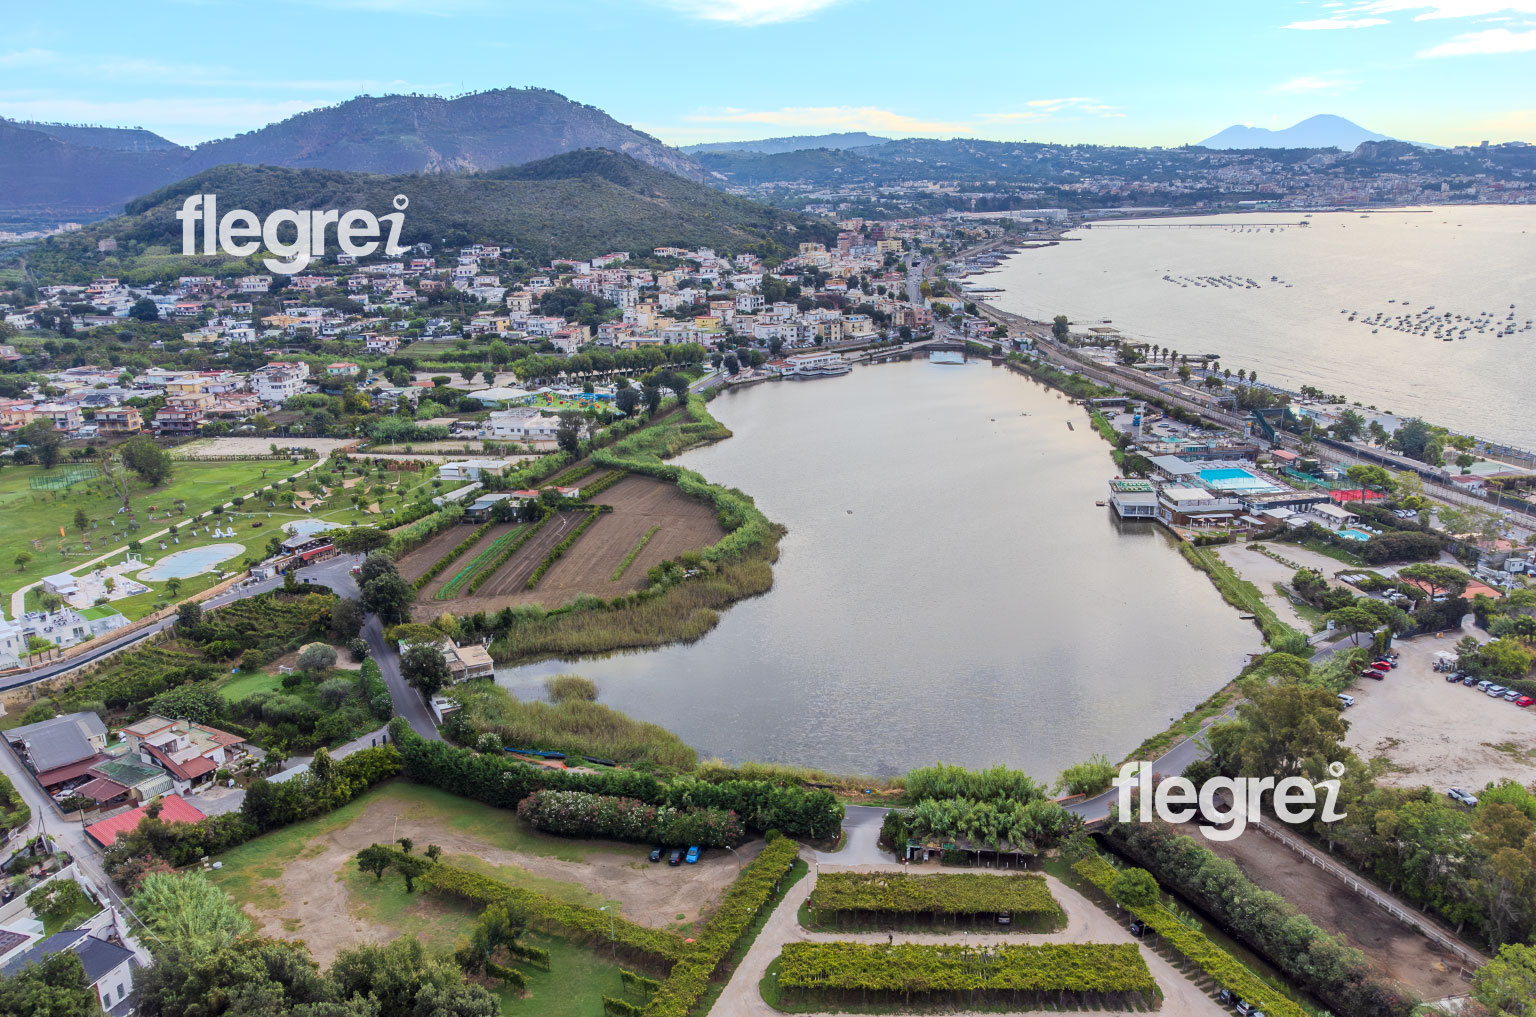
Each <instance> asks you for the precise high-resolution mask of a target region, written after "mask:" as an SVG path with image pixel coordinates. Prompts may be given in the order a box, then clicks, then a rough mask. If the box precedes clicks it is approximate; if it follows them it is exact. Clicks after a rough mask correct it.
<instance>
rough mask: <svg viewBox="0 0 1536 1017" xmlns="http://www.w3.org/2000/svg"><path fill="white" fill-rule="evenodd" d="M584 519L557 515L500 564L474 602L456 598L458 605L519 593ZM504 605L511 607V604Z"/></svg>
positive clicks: (461, 610)
mask: <svg viewBox="0 0 1536 1017" xmlns="http://www.w3.org/2000/svg"><path fill="white" fill-rule="evenodd" d="M586 518H587V515H586V513H585V512H560V513H559V514H557V515H556V516H555V517H554V518H552V519H550V520H549V521H548V522H546V523H545V524H544V525H543V526H541V527H539V531H538V532H537V533H535V534H534V535H533V536H532V537H530V538H529V540H528V543H526V544H524V545H523V546H522V547H520V548H518V550H517V553H516V554H514V555H513V556H512V557H511V558H509V559H508V560H507V561H505V562H503V563H502V566H501V568H499V569H497V570H496V574H495V575H493V576H491V578H489V579H487V580H486V581H485V583H484V585H482V586H481V587H480V589H478V590H476V591H475V596H474V597H473V598H459V599H458V603H459V604H462V603H464V602H465V601H466V600H470V599H474V600H480V599H484V598H492V597H500V598H503V599H504V600H505V598H506V597H507V596H508V595H509V594H512V593H514V592H517V591H521V590H522V589H523V586H524V584H526V583H527V582H528V577H529V576H531V575H533V570H534V569H536V568H538V567H539V563H540V562H541V561H543V560H544V556H545V555H546V554H548V553H549V549H550V548H552V547H554V546H555V545H556V544H558V543H560V541H562V540H564V539H565V538H566V537H567V536H568V535H569V534H570V532H571V531H572V530H574V529H575V528H576V527H577V526H579V525H581V523H582V521H583V520H584V519H586ZM594 525H595V524H594ZM588 532H589V533H590V532H591V531H590V530H589V531H588ZM583 539H585V537H583ZM580 544H581V541H577V546H580ZM505 602H508V603H510V601H505ZM454 610H455V611H456V612H458V613H460V614H462V613H464V612H467V611H472V610H477V609H476V608H470V607H467V606H465V607H462V608H461V607H458V606H457V605H456V606H455V608H454Z"/></svg>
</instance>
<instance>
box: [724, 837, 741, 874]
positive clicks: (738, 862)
mask: <svg viewBox="0 0 1536 1017" xmlns="http://www.w3.org/2000/svg"><path fill="white" fill-rule="evenodd" d="M725 849H726V850H727V851H729V852H730V853H731V854H733V855H735V856H736V871H737V872H738V873H740V872H741V852H739V851H737V850H736V849H735V848H733V847H731V846H730V845H729V844H727V845H725Z"/></svg>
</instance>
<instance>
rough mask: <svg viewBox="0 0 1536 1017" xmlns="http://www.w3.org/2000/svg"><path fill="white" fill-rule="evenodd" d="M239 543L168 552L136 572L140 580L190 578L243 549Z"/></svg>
mask: <svg viewBox="0 0 1536 1017" xmlns="http://www.w3.org/2000/svg"><path fill="white" fill-rule="evenodd" d="M244 550H245V548H244V547H242V546H240V545H239V544H209V545H207V546H206V547H189V548H187V549H186V550H185V551H177V552H176V553H175V554H168V555H166V556H165V557H164V558H161V559H160V560H159V561H157V562H155V563H154V564H153V565H151V566H149V567H148V568H146V569H143V570H142V571H140V572H139V574H138V577H137V578H138V579H139V581H140V582H146V583H148V582H160V581H161V580H165V579H190V578H191V577H192V576H200V575H202V574H203V573H204V572H208V571H211V570H212V569H213V566H215V565H217V564H218V563H219V562H221V561H224V560H226V559H228V558H233V557H234V556H235V555H237V554H239V553H240V552H241V551H244Z"/></svg>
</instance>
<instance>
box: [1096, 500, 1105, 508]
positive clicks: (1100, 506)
mask: <svg viewBox="0 0 1536 1017" xmlns="http://www.w3.org/2000/svg"><path fill="white" fill-rule="evenodd" d="M1094 504H1095V505H1097V506H1098V507H1099V508H1103V507H1104V503H1103V502H1102V501H1096V502H1094Z"/></svg>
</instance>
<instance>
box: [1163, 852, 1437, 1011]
mask: <svg viewBox="0 0 1536 1017" xmlns="http://www.w3.org/2000/svg"><path fill="white" fill-rule="evenodd" d="M1183 832H1184V833H1187V834H1189V835H1190V836H1193V837H1195V838H1196V839H1197V840H1199V841H1200V843H1202V844H1204V845H1205V846H1206V847H1208V848H1210V849H1211V850H1212V851H1214V852H1216V853H1217V854H1218V855H1221V856H1222V857H1223V858H1230V859H1232V861H1234V862H1236V863H1237V867H1238V868H1239V869H1241V870H1242V872H1243V875H1245V876H1247V877H1248V878H1249V879H1251V880H1253V881H1254V882H1255V883H1257V884H1258V885H1259V886H1261V887H1263V888H1264V889H1266V890H1272V891H1274V892H1275V893H1278V894H1279V895H1280V896H1282V897H1284V898H1285V899H1286V900H1287V901H1290V902H1291V903H1292V904H1294V905H1296V908H1297V909H1298V910H1299V911H1301V912H1302V914H1304V915H1306V916H1307V917H1308V918H1311V919H1312V921H1314V922H1315V923H1317V925H1318V927H1319V928H1321V929H1322V930H1323V931H1324V932H1329V933H1333V934H1335V935H1342V936H1344V937H1345V938H1346V939H1348V940H1349V944H1350V945H1351V946H1354V947H1356V948H1358V949H1359V950H1361V951H1362V952H1364V953H1365V955H1366V956H1367V957H1369V958H1370V959H1371V961H1372V962H1373V963H1374V964H1375V965H1376V966H1377V967H1378V968H1379V969H1380V971H1381V973H1382V974H1384V975H1386V976H1387V977H1388V978H1395V979H1397V980H1398V981H1400V982H1402V983H1403V984H1404V985H1406V986H1408V988H1410V989H1412V990H1413V991H1414V992H1415V993H1417V994H1418V995H1420V996H1422V997H1423V998H1424V999H1443V998H1444V997H1446V996H1451V995H1455V994H1456V993H1460V992H1465V991H1466V990H1467V983H1466V982H1464V981H1462V979H1461V977H1460V976H1459V975H1458V974H1457V971H1456V967H1455V960H1454V958H1451V960H1450V963H1447V959H1446V955H1445V954H1443V953H1442V952H1441V951H1439V950H1437V949H1436V948H1435V947H1434V945H1433V944H1432V943H1430V941H1429V940H1427V939H1425V938H1424V937H1423V936H1422V935H1420V934H1419V933H1417V932H1414V931H1413V930H1412V929H1410V928H1408V927H1407V926H1406V925H1403V924H1402V923H1401V922H1399V921H1397V920H1396V919H1394V918H1393V917H1392V916H1391V915H1389V914H1387V913H1386V912H1385V911H1382V910H1381V909H1380V908H1378V907H1376V906H1375V905H1373V904H1371V903H1370V902H1369V901H1364V900H1361V899H1360V898H1359V897H1357V896H1355V895H1354V894H1353V893H1351V892H1350V891H1349V889H1348V887H1346V886H1345V885H1344V884H1343V883H1341V882H1339V881H1338V880H1337V879H1335V878H1334V877H1333V876H1331V875H1330V874H1328V873H1327V872H1324V871H1323V870H1322V869H1320V868H1318V867H1317V866H1316V865H1311V864H1309V863H1307V862H1306V861H1304V860H1302V859H1301V858H1299V857H1297V856H1296V855H1295V854H1294V853H1292V852H1290V851H1287V850H1286V849H1285V846H1284V845H1282V844H1280V843H1278V842H1277V841H1275V840H1273V839H1271V838H1269V837H1266V836H1265V835H1264V834H1262V833H1258V832H1256V831H1252V830H1250V832H1249V833H1247V834H1245V835H1244V836H1242V837H1239V838H1237V839H1236V840H1234V841H1207V840H1205V839H1204V838H1202V837H1200V836H1199V835H1198V834H1196V833H1195V830H1194V828H1193V826H1192V825H1191V826H1190V827H1189V828H1188V829H1185V830H1184V831H1183Z"/></svg>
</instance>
